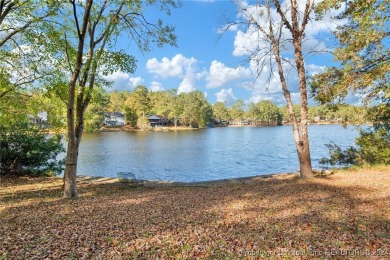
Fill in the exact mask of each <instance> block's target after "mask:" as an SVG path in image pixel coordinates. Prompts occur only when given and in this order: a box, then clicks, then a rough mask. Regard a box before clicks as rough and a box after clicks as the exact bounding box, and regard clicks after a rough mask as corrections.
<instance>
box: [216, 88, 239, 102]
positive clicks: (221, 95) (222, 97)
mask: <svg viewBox="0 0 390 260" xmlns="http://www.w3.org/2000/svg"><path fill="white" fill-rule="evenodd" d="M215 96H216V97H217V102H226V104H227V105H228V106H230V105H231V104H233V102H234V101H235V100H236V99H237V98H236V97H235V96H234V94H233V89H232V88H229V89H221V91H219V92H218V93H215Z"/></svg>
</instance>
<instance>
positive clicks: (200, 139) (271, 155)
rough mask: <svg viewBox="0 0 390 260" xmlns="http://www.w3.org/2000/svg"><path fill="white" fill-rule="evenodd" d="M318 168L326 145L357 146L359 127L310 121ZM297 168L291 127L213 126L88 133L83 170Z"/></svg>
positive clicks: (191, 172)
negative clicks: (205, 127) (356, 128)
mask: <svg viewBox="0 0 390 260" xmlns="http://www.w3.org/2000/svg"><path fill="white" fill-rule="evenodd" d="M309 131H310V132H309V134H310V138H311V152H312V161H313V167H319V164H318V162H319V160H320V159H321V158H322V157H324V156H327V155H328V150H327V148H326V147H325V145H324V144H327V143H329V142H331V141H334V142H336V143H337V144H339V145H340V146H341V147H346V146H350V145H353V143H354V139H355V137H356V136H357V132H356V130H354V129H352V128H348V129H344V128H342V127H341V126H338V125H324V126H310V127H309ZM297 169H298V163H297V154H296V150H295V145H294V141H293V137H292V129H291V127H290V126H281V127H260V128H253V127H243V128H230V127H225V128H212V129H204V130H193V131H169V132H105V133H96V134H84V135H83V140H82V142H81V147H80V153H79V166H78V174H82V175H91V176H106V177H116V176H117V173H118V172H132V173H134V174H135V175H136V177H137V178H138V179H146V180H166V181H184V182H192V181H203V180H215V179H225V178H233V177H244V176H252V175H261V174H268V173H278V172H292V171H296V170H297Z"/></svg>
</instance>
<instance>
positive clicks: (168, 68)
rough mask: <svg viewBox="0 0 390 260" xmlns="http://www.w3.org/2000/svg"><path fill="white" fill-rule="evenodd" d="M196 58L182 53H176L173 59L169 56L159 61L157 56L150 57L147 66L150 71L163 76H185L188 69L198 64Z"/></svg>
mask: <svg viewBox="0 0 390 260" xmlns="http://www.w3.org/2000/svg"><path fill="white" fill-rule="evenodd" d="M196 62H197V61H196V59H195V58H193V57H191V58H186V57H184V56H183V55H182V54H176V55H175V56H174V57H173V58H172V59H171V60H170V59H168V58H167V57H164V58H162V59H161V61H158V60H157V59H156V58H152V59H149V60H148V61H147V63H146V68H147V69H148V71H149V73H153V74H155V75H157V76H160V77H162V78H169V77H183V76H184V75H185V74H186V72H187V71H188V70H192V68H193V66H195V64H196Z"/></svg>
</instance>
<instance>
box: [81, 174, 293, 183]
mask: <svg viewBox="0 0 390 260" xmlns="http://www.w3.org/2000/svg"><path fill="white" fill-rule="evenodd" d="M292 176H299V173H297V172H282V173H273V174H262V175H255V176H248V177H238V178H228V179H221V180H210V181H198V182H174V181H160V180H136V181H126V180H124V179H120V178H109V177H98V176H85V175H79V176H77V180H78V181H80V182H89V183H96V184H104V183H126V182H127V183H129V184H133V185H140V186H146V187H159V186H162V187H218V186H225V185H232V184H244V183H249V182H253V181H255V180H259V179H267V178H278V179H280V178H288V177H292Z"/></svg>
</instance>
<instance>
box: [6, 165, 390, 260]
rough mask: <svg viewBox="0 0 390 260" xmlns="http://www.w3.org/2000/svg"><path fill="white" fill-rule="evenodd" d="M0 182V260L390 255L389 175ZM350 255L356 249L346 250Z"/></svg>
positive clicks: (356, 173) (351, 173) (386, 170)
mask: <svg viewBox="0 0 390 260" xmlns="http://www.w3.org/2000/svg"><path fill="white" fill-rule="evenodd" d="M61 185H62V182H61V180H60V179H55V178H40V179H30V178H22V179H18V180H10V179H1V183H0V222H1V225H0V234H1V239H0V259H1V258H10V259H13V258H22V259H23V258H33V257H36V258H44V257H48V258H85V259H90V258H104V259H121V258H125V259H156V258H159V259H176V258H177V259H195V258H208V259H220V258H224V259H248V258H253V259H257V258H263V257H272V258H301V257H303V258H307V259H312V258H330V256H332V254H334V256H333V257H336V258H343V257H345V256H342V254H343V253H344V254H349V255H350V256H360V258H364V254H366V255H367V254H370V255H371V257H374V256H373V254H374V253H376V254H381V255H380V256H375V257H377V258H378V259H384V258H388V257H390V168H389V167H382V168H374V169H363V170H358V171H342V172H338V173H336V174H335V175H332V176H328V177H326V178H315V179H314V180H310V181H304V180H299V179H297V178H296V177H294V176H280V177H274V178H267V179H263V178H254V179H252V180H251V181H245V182H243V183H237V184H229V185H226V186H217V187H163V186H162V187H127V186H125V185H123V184H120V183H102V184H94V183H88V182H80V184H79V191H80V198H79V199H78V200H74V201H72V200H63V199H61V195H62V191H61ZM348 250H349V251H348Z"/></svg>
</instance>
